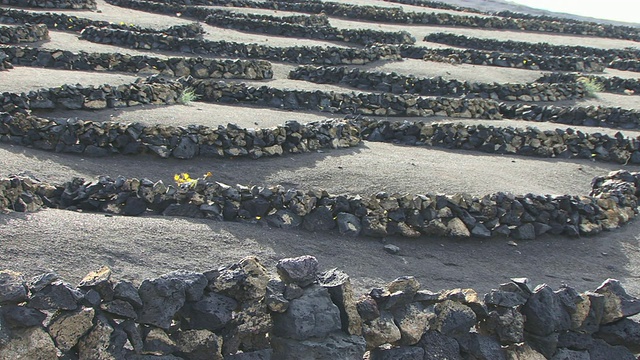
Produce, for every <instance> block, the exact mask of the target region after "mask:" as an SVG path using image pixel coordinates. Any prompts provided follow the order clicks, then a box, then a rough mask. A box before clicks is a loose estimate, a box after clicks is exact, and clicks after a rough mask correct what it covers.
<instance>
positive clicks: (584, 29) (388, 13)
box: [159, 0, 640, 40]
mask: <svg viewBox="0 0 640 360" xmlns="http://www.w3.org/2000/svg"><path fill="white" fill-rule="evenodd" d="M159 2H161V3H170V4H181V5H220V6H235V7H250V8H264V9H274V10H283V11H294V12H305V13H312V14H319V13H325V14H327V15H328V16H336V17H344V18H349V19H357V20H366V21H374V22H386V23H402V24H425V25H438V26H456V27H470V28H483V29H500V30H526V31H534V32H544V33H564V34H577V35H587V36H600V37H610V38H617V39H627V40H638V39H640V30H638V29H637V28H634V27H629V26H603V25H601V24H595V23H576V22H564V21H546V20H540V19H525V18H505V17H498V16H489V17H486V16H463V15H454V14H448V13H426V12H420V13H417V12H404V11H402V9H401V8H399V7H398V8H389V7H379V6H369V5H353V4H345V3H338V2H331V1H273V2H270V1H269V2H258V1H251V0H196V1H191V0H189V1H186V0H167V1H159Z"/></svg>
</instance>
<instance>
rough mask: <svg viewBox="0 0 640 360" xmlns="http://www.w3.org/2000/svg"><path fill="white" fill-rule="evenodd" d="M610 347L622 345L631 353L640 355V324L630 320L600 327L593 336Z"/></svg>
mask: <svg viewBox="0 0 640 360" xmlns="http://www.w3.org/2000/svg"><path fill="white" fill-rule="evenodd" d="M594 336H595V337H597V338H600V339H603V340H604V341H606V342H607V343H608V344H610V345H622V346H625V347H627V348H628V349H629V350H631V351H635V352H637V353H640V323H638V322H637V321H634V320H631V319H622V320H619V321H617V322H615V323H611V324H606V325H602V326H600V330H599V331H598V332H597V333H595V334H594Z"/></svg>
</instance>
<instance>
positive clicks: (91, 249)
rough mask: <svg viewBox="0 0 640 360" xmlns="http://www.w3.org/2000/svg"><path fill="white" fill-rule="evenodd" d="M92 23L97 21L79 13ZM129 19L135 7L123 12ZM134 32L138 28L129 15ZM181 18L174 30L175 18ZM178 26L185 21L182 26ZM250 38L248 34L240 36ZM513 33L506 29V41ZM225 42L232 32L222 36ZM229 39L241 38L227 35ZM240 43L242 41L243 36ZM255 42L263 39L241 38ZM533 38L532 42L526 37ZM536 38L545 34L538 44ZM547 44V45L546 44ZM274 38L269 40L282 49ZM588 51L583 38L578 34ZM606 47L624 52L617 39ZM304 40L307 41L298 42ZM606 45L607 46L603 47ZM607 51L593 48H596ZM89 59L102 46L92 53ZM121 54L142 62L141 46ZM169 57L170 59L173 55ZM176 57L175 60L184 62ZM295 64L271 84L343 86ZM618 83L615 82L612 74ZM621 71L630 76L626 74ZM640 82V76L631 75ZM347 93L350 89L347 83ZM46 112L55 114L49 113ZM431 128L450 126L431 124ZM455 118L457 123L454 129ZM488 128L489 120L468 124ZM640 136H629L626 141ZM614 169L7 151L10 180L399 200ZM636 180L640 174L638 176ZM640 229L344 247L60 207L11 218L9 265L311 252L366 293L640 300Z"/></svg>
mask: <svg viewBox="0 0 640 360" xmlns="http://www.w3.org/2000/svg"><path fill="white" fill-rule="evenodd" d="M99 7H100V8H101V10H103V12H102V14H99V15H97V14H98V13H95V14H94V13H91V14H93V15H91V16H100V17H103V19H108V18H110V19H114V20H115V21H117V20H118V19H120V18H122V17H123V15H122V14H123V11H125V10H122V9H119V8H118V9H110V8H108V7H106V6H105V5H104V3H100V5H99ZM79 13H80V14H81V16H87V17H88V14H89V13H90V12H79ZM124 13H125V14H129V12H128V10H127V11H126V12H124ZM130 16H131V19H135V21H136V24H147V25H148V26H154V25H155V26H161V27H165V26H168V25H170V24H171V23H170V22H169V19H172V17H166V16H162V17H160V16H158V15H152V14H146V13H143V12H136V13H135V16H134V14H133V13H131V14H130ZM127 21H128V22H129V19H128V18H127ZM171 21H173V20H171ZM176 21H177V20H176ZM240 34H242V33H240ZM501 34H502V32H494V36H495V37H496V38H500V37H501V36H502V35H501ZM224 36H227V35H224ZM229 36H230V35H229ZM238 36H240V35H238ZM242 36H245V37H244V38H242V39H243V40H242V41H251V42H254V41H252V40H251V39H253V38H255V36H253V35H246V34H245V35H242ZM527 36H529V35H527ZM538 38H541V36H540V35H538ZM544 39H545V40H546V35H545V37H544ZM271 41H272V40H271V38H269V42H271ZM576 41H581V40H579V39H578V38H576ZM597 41H598V42H599V41H603V44H602V46H603V47H605V46H613V47H615V46H617V43H616V42H615V41H614V40H612V41H611V42H609V40H597ZM289 42H290V44H291V43H298V40H293V41H291V40H290V41H289ZM604 42H606V44H605V43H604ZM41 45H42V46H44V47H54V48H62V47H64V46H66V47H64V48H65V49H73V50H74V51H79V50H87V51H100V52H109V51H113V50H114V48H113V47H109V46H105V45H99V44H90V43H88V42H86V41H80V40H77V38H76V36H75V35H73V34H64V33H59V32H52V40H51V41H49V42H45V43H43V44H41ZM594 46H595V45H594ZM88 49H90V50H88ZM116 51H120V52H125V53H134V52H133V51H132V50H130V49H119V48H118V50H116ZM153 54H154V55H158V56H167V55H172V54H168V53H163V54H155V53H153ZM174 55H175V54H174ZM291 68H292V66H291V65H282V64H276V65H275V66H274V72H275V74H276V76H275V80H272V81H265V82H261V83H265V84H269V85H270V86H274V85H278V87H290V88H291V87H296V86H299V87H300V88H307V87H311V88H313V89H318V88H322V89H331V88H330V87H324V86H318V85H313V84H308V83H304V82H298V81H296V82H294V81H289V80H286V74H287V73H288V71H289V70H290V69H291ZM365 68H367V69H380V70H383V71H398V72H401V73H414V74H416V75H419V76H437V75H442V76H444V77H448V78H454V79H460V80H471V81H496V82H529V81H533V80H534V79H535V78H537V77H539V76H540V72H539V71H537V72H536V71H527V70H517V69H501V68H495V67H479V66H467V65H458V66H454V65H448V64H437V63H427V62H423V61H417V60H416V61H411V60H408V61H402V62H392V63H376V64H371V65H369V66H366V67H365ZM608 73H610V74H615V72H608ZM619 73H622V72H619ZM628 76H633V75H628ZM132 78H134V76H131V75H130V74H113V73H86V72H68V71H54V70H43V69H36V68H16V69H14V70H10V71H8V72H3V73H2V75H1V76H0V91H18V90H19V89H24V90H25V91H26V90H30V89H35V88H40V87H46V86H59V85H62V84H64V83H76V82H80V83H82V84H84V85H89V84H95V85H98V84H102V83H110V84H113V83H116V82H118V81H122V82H129V81H130V80H131V79H132ZM337 88H340V89H342V87H337ZM636 99H637V98H636V97H624V96H621V95H609V94H603V95H602V96H601V98H600V99H599V100H594V102H593V104H606V105H609V106H622V107H629V108H638V105H637V104H638V102H637V100H636ZM40 115H44V114H40ZM46 115H47V116H49V117H80V118H85V119H93V120H96V121H107V120H116V121H123V122H134V121H140V122H144V123H147V124H155V123H166V124H175V125H187V124H203V125H208V126H217V125H224V124H226V123H228V122H233V123H238V124H240V125H241V126H244V127H270V126H274V125H277V124H282V123H283V122H284V121H285V120H289V119H292V120H297V121H300V122H307V121H315V120H320V119H323V118H326V117H329V116H331V115H330V114H322V113H312V112H288V111H280V110H274V109H260V108H255V107H250V106H229V105H214V104H204V103H199V102H195V103H193V104H191V105H190V106H144V107H143V106H141V107H136V108H130V109H117V110H105V111H100V112H85V111H76V112H70V111H69V112H57V111H56V112H53V113H49V114H46ZM424 120H425V121H440V120H443V119H437V118H428V119H424ZM444 120H446V121H456V120H458V119H444ZM465 122H468V123H471V122H478V123H480V122H481V121H478V120H465ZM482 123H484V124H492V125H508V126H522V127H524V126H527V125H536V126H539V127H542V128H555V127H557V126H556V125H555V124H548V123H544V124H536V123H527V122H522V121H512V120H502V121H491V122H489V121H482ZM584 131H589V132H595V131H599V132H606V133H611V134H612V133H615V131H616V130H611V129H594V128H585V129H584ZM638 134H640V133H639V132H629V131H625V132H624V135H625V136H638ZM619 168H620V167H619V166H617V165H615V164H607V163H598V162H592V161H588V160H562V161H560V160H556V159H537V158H526V157H519V156H491V155H488V154H482V153H477V152H465V151H450V150H442V149H436V148H419V147H406V146H396V145H392V144H382V143H370V142H365V143H363V144H362V145H361V146H359V147H356V148H351V149H342V150H325V151H322V152H314V153H307V154H300V155H285V156H282V157H276V158H268V159H260V160H250V159H222V160H221V159H201V158H198V159H192V160H177V159H160V158H157V157H154V156H150V155H149V156H146V155H145V156H113V157H108V158H99V159H96V158H85V157H82V156H77V155H71V154H58V153H51V152H44V151H39V150H34V149H30V148H25V147H19V146H12V145H9V144H0V175H8V174H12V173H23V174H30V175H32V176H35V177H37V178H39V179H41V180H43V181H50V182H64V181H67V180H69V179H70V178H71V177H73V176H80V177H84V178H86V179H95V178H96V177H97V176H99V175H103V174H104V175H110V176H113V177H115V176H118V175H124V176H127V177H138V178H143V177H146V178H149V179H152V180H158V179H162V180H163V181H165V182H167V183H171V182H172V178H173V175H174V174H175V173H179V172H188V173H190V174H192V176H193V175H196V176H197V175H199V174H204V173H206V172H208V171H211V172H212V173H213V174H214V176H215V177H216V180H219V181H222V182H226V183H229V184H236V183H240V184H249V185H252V184H259V185H270V184H282V185H284V186H286V187H296V188H302V189H309V188H322V189H326V190H327V191H329V192H330V193H333V194H361V195H363V196H368V195H370V194H373V193H376V192H378V191H387V192H398V193H412V194H415V193H427V192H432V193H449V194H451V193H454V192H467V193H470V194H474V195H484V194H488V193H492V192H497V191H510V192H513V193H518V194H522V193H528V192H533V193H542V194H565V193H568V194H586V193H587V192H588V191H589V183H590V181H591V179H592V178H593V177H594V176H596V175H602V174H606V173H607V172H608V171H611V170H616V169H619ZM625 169H628V170H630V171H640V168H639V167H634V166H627V167H625ZM639 233H640V222H638V221H634V222H632V223H631V224H629V225H628V226H625V227H623V228H622V229H619V230H617V231H612V232H608V233H604V234H601V235H600V236H597V237H593V238H580V239H569V238H564V237H551V236H549V237H542V238H540V239H538V240H535V241H528V242H527V241H524V242H518V244H517V246H512V245H509V244H508V243H507V239H496V240H491V241H480V240H477V239H476V240H468V241H458V240H451V239H442V238H422V239H417V240H415V239H413V240H410V239H401V238H395V237H389V238H386V239H382V240H381V239H372V238H357V239H353V238H345V237H341V236H340V235H339V234H337V233H335V232H327V233H309V232H305V231H302V230H300V231H296V230H293V231H292V230H288V231H284V230H279V229H272V228H268V227H266V226H264V225H262V224H239V223H223V222H215V221H207V220H193V219H180V218H165V217H161V216H144V217H135V218H133V217H119V216H115V217H107V216H104V215H103V214H89V213H79V212H71V211H62V210H50V209H49V210H44V211H40V212H37V213H32V214H19V213H8V214H0V241H1V246H2V251H0V268H10V269H13V270H17V271H22V272H24V273H25V274H26V275H35V274H37V273H40V272H42V271H48V270H55V271H57V272H59V273H60V274H61V275H63V276H64V277H65V278H67V279H68V280H70V281H72V282H76V281H78V280H79V279H80V278H81V277H82V276H84V275H85V274H86V273H87V272H88V271H91V270H95V269H97V268H99V267H100V266H102V265H109V266H111V267H112V269H113V270H114V277H115V278H126V279H132V280H134V281H136V282H138V281H140V280H142V279H143V278H145V277H150V276H155V275H159V274H162V273H164V272H167V271H171V270H175V269H178V268H186V269H194V270H207V269H211V268H215V267H218V266H220V265H224V264H228V263H230V262H233V261H237V260H238V259H240V258H241V257H243V256H245V255H250V254H251V255H257V256H259V257H260V258H261V259H262V261H263V262H264V263H265V265H266V266H267V267H268V268H269V269H272V270H273V268H274V265H275V261H276V260H277V259H279V258H283V257H290V256H298V255H302V254H312V255H315V256H316V257H318V259H319V260H320V264H321V267H322V268H325V269H328V268H331V267H338V268H341V269H344V270H345V271H346V272H347V273H348V274H350V275H351V276H352V277H353V279H354V281H355V283H356V286H357V288H358V290H359V291H365V289H368V288H371V287H372V286H377V285H381V284H383V283H385V282H388V281H390V280H393V279H394V278H396V277H398V276H402V275H415V276H417V278H418V279H419V281H420V282H421V283H422V285H423V288H427V289H431V290H439V289H443V288H453V287H472V288H475V289H477V290H478V291H480V292H486V291H488V290H489V289H490V288H492V287H496V286H497V285H498V284H499V283H501V282H504V281H507V280H508V278H509V277H521V276H526V277H529V278H531V279H532V282H533V283H534V284H537V283H543V282H546V283H548V284H550V285H552V286H554V287H557V286H559V285H560V284H561V283H568V284H570V285H573V286H575V287H576V288H577V289H578V290H580V291H583V290H593V289H595V288H596V287H597V286H598V285H599V284H600V283H601V282H602V281H603V280H605V279H606V278H609V277H613V278H617V279H620V280H621V281H622V282H623V284H624V285H625V287H626V288H627V289H628V291H629V292H630V293H632V294H635V295H640V281H639V278H640V256H639V255H640V237H639V236H638V234H639ZM384 243H394V244H396V245H398V246H400V248H401V251H400V253H399V255H390V254H387V253H386V252H384V251H383V250H382V246H383V244H384Z"/></svg>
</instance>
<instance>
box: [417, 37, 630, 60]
mask: <svg viewBox="0 0 640 360" xmlns="http://www.w3.org/2000/svg"><path fill="white" fill-rule="evenodd" d="M424 41H429V42H434V43H438V44H446V45H453V46H458V47H463V48H471V49H476V50H487V51H500V52H512V53H529V52H530V53H534V54H547V55H553V56H566V55H574V56H580V57H599V58H602V59H604V61H605V62H611V61H613V60H616V59H638V58H640V50H637V49H635V50H634V49H600V48H593V47H587V46H568V45H552V44H548V43H530V42H523V41H513V40H506V41H502V40H494V39H481V38H472V37H468V36H464V35H456V34H450V33H431V34H429V35H427V36H426V37H425V38H424Z"/></svg>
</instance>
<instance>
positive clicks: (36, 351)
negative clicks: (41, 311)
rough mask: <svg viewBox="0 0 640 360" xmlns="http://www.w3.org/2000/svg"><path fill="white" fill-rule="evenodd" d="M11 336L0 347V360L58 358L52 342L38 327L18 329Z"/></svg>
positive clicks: (46, 359)
mask: <svg viewBox="0 0 640 360" xmlns="http://www.w3.org/2000/svg"><path fill="white" fill-rule="evenodd" d="M11 335H12V336H11V339H10V340H9V342H8V343H6V344H4V345H3V346H0V359H7V360H9V359H11V360H14V359H15V360H51V359H57V358H58V355H57V350H56V346H55V344H54V343H53V340H51V337H50V336H49V334H47V332H46V331H44V330H43V329H42V328H40V327H31V328H25V329H18V330H15V331H13V332H12V334H11Z"/></svg>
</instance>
